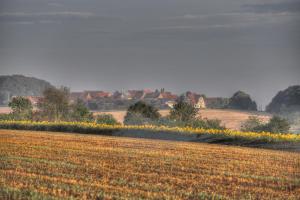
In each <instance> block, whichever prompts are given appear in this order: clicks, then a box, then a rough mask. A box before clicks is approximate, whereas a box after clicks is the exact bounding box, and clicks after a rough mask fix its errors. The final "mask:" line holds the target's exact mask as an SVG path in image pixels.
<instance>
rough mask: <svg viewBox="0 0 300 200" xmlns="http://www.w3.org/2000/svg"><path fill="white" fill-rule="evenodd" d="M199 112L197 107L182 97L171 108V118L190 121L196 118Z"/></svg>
mask: <svg viewBox="0 0 300 200" xmlns="http://www.w3.org/2000/svg"><path fill="white" fill-rule="evenodd" d="M197 113H198V109H197V108H195V107H194V106H193V105H191V104H190V103H188V102H186V101H184V100H183V99H181V100H179V101H178V102H177V103H176V104H175V105H174V107H173V109H172V110H171V112H170V118H171V119H174V120H177V121H181V122H189V121H192V120H194V119H195V118H196V116H197Z"/></svg>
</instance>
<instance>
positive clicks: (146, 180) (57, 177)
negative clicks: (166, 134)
mask: <svg viewBox="0 0 300 200" xmlns="http://www.w3.org/2000/svg"><path fill="white" fill-rule="evenodd" d="M299 193H300V154H299V153H290V152H282V151H274V150H262V149H253V148H243V147H231V146H223V145H213V144H200V143H191V142H190V143H186V142H174V141H173V142H170V141H160V140H146V139H133V138H119V137H110V136H91V135H80V134H62V133H52V132H35V131H11V130H0V199H20V198H21V197H22V199H55V198H56V199H60V198H62V199H66V198H73V199H299Z"/></svg>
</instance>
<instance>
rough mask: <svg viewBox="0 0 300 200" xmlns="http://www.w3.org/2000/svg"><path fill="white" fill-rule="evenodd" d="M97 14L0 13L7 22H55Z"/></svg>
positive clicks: (91, 16)
mask: <svg viewBox="0 0 300 200" xmlns="http://www.w3.org/2000/svg"><path fill="white" fill-rule="evenodd" d="M94 17H96V15H95V14H94V13H91V12H74V11H63V12H33V13H25V12H3V13H0V21H5V22H13V23H15V22H32V23H37V22H39V23H44V22H46V23H49V22H51V23H53V22H55V21H63V20H79V19H90V18H94Z"/></svg>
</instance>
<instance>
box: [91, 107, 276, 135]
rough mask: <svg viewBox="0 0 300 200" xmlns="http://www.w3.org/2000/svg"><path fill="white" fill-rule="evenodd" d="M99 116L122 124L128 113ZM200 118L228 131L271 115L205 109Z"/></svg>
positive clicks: (118, 112)
mask: <svg viewBox="0 0 300 200" xmlns="http://www.w3.org/2000/svg"><path fill="white" fill-rule="evenodd" d="M159 112H160V114H161V115H162V116H166V115H168V114H169V112H170V111H169V110H160V111H159ZM98 114H111V115H113V116H114V117H115V118H116V119H117V120H118V121H119V122H120V123H123V120H124V116H125V115H126V111H110V112H95V115H98ZM200 116H201V117H203V118H208V119H219V120H221V121H222V124H223V125H225V126H226V128H228V129H232V130H239V129H240V127H241V125H242V123H243V122H245V121H246V120H247V119H248V118H249V117H250V116H256V117H258V118H259V119H260V120H262V121H264V122H267V121H269V119H270V118H271V115H270V114H268V113H265V112H250V111H238V110H229V109H223V110H222V109H204V110H200Z"/></svg>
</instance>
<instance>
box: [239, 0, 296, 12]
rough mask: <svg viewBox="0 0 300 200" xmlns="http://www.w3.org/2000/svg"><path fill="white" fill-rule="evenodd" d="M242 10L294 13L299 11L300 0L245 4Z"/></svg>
mask: <svg viewBox="0 0 300 200" xmlns="http://www.w3.org/2000/svg"><path fill="white" fill-rule="evenodd" d="M242 9H243V10H244V11H248V12H256V13H267V12H273V13H276V12H279V13H282V12H289V13H295V12H300V1H299V0H293V1H288V0H286V1H284V2H279V3H264V4H245V5H243V6H242Z"/></svg>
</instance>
